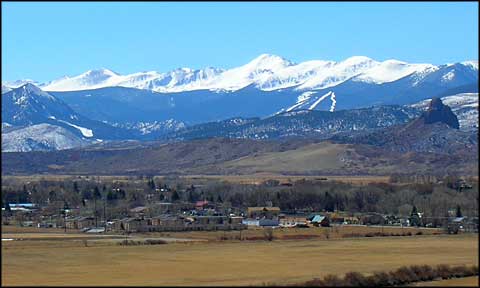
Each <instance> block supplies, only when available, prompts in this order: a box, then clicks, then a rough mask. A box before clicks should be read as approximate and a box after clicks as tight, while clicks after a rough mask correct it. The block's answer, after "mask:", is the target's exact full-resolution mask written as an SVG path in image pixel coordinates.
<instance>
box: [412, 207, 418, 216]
mask: <svg viewBox="0 0 480 288" xmlns="http://www.w3.org/2000/svg"><path fill="white" fill-rule="evenodd" d="M417 215H418V212H417V206H415V205H413V208H412V213H410V216H417Z"/></svg>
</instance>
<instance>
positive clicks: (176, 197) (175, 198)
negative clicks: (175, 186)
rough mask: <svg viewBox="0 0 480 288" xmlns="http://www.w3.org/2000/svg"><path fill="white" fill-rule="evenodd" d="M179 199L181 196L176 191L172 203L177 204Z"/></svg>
mask: <svg viewBox="0 0 480 288" xmlns="http://www.w3.org/2000/svg"><path fill="white" fill-rule="evenodd" d="M178 199H180V195H178V192H177V190H174V191H173V194H172V201H173V202H175V201H178Z"/></svg>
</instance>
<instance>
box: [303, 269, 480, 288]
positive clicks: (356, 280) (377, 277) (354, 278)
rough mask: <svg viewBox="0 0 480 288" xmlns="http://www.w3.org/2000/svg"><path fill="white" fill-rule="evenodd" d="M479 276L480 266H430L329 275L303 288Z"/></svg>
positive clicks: (400, 282) (404, 283) (304, 284)
mask: <svg viewBox="0 0 480 288" xmlns="http://www.w3.org/2000/svg"><path fill="white" fill-rule="evenodd" d="M473 275H478V266H471V267H466V266H465V265H463V266H456V267H450V266H448V265H438V266H436V267H435V268H432V267H431V266H429V265H413V266H408V267H407V266H403V267H400V268H398V269H397V270H394V271H390V272H388V273H387V272H375V273H374V274H373V275H371V276H363V275H362V274H360V273H358V272H349V273H347V274H345V276H344V277H343V278H339V277H338V276H336V275H331V274H330V275H327V276H325V277H324V278H323V279H319V278H315V279H313V280H310V281H307V282H305V283H303V286H316V287H337V286H348V287H351V286H354V287H380V286H399V285H400V286H403V285H408V284H410V283H412V282H418V281H431V280H433V279H436V278H439V277H441V278H443V279H448V278H452V277H467V276H473Z"/></svg>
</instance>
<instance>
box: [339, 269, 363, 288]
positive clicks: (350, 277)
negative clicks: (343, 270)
mask: <svg viewBox="0 0 480 288" xmlns="http://www.w3.org/2000/svg"><path fill="white" fill-rule="evenodd" d="M343 282H344V283H343V285H342V286H352V287H365V286H368V285H367V279H366V277H365V276H363V275H362V274H360V273H358V272H349V273H347V274H345V277H344V278H343Z"/></svg>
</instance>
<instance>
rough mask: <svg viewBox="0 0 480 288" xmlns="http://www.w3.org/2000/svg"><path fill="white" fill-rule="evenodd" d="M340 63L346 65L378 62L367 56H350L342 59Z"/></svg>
mask: <svg viewBox="0 0 480 288" xmlns="http://www.w3.org/2000/svg"><path fill="white" fill-rule="evenodd" d="M340 63H341V64H344V65H348V66H355V65H369V64H373V63H378V62H377V61H375V60H373V59H372V58H369V57H367V56H352V57H349V58H347V59H345V60H343V61H342V62H340Z"/></svg>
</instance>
